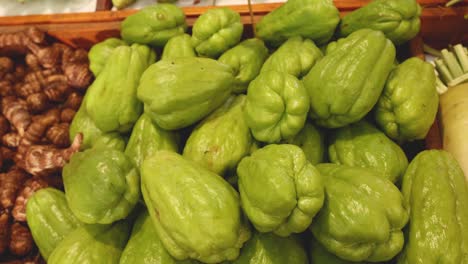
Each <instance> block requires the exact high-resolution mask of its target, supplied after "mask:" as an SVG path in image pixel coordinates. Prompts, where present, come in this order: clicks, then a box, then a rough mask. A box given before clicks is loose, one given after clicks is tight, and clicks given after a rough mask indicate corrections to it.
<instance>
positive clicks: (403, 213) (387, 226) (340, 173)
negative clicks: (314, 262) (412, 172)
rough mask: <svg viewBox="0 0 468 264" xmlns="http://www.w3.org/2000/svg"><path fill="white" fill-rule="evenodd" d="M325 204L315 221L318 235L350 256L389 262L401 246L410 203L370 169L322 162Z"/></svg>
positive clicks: (333, 249)
mask: <svg viewBox="0 0 468 264" xmlns="http://www.w3.org/2000/svg"><path fill="white" fill-rule="evenodd" d="M317 168H318V170H319V171H320V173H321V174H322V175H323V179H324V182H325V203H324V206H323V208H322V209H321V210H320V212H319V213H318V214H317V216H316V217H315V219H314V222H313V223H312V226H311V230H312V233H313V234H314V237H315V238H316V239H317V240H318V241H319V242H320V243H321V244H322V245H323V246H324V247H325V248H326V249H327V250H328V251H330V252H331V253H333V254H335V255H337V256H338V257H340V258H342V259H344V260H349V261H354V262H358V261H369V262H379V261H388V260H390V259H392V258H393V257H395V256H396V255H397V254H398V253H399V252H400V251H401V249H402V248H403V243H404V238H403V232H402V231H401V229H402V228H403V227H404V226H405V225H406V223H407V222H408V208H407V204H406V203H405V202H404V201H403V195H402V194H401V193H400V191H399V190H398V188H397V187H396V186H395V185H393V183H392V182H391V181H389V180H387V179H384V178H381V177H379V176H377V175H375V172H374V171H372V170H369V169H364V168H357V167H349V166H345V165H337V164H319V165H317Z"/></svg>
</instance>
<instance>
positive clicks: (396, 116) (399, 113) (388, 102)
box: [375, 57, 439, 141]
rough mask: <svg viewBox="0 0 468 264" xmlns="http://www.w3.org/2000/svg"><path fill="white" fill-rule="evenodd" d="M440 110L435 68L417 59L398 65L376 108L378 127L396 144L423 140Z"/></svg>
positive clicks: (389, 78)
mask: <svg viewBox="0 0 468 264" xmlns="http://www.w3.org/2000/svg"><path fill="white" fill-rule="evenodd" d="M438 107H439V95H438V94H437V90H436V76H435V73H434V67H432V65H431V64H429V63H427V62H424V61H423V60H421V59H419V58H416V57H414V58H411V59H408V60H406V61H404V62H403V63H402V64H400V65H399V66H397V67H396V68H395V69H394V70H393V71H392V73H391V74H390V76H389V77H388V80H387V83H386V84H385V88H384V90H383V93H382V95H381V96H380V99H379V101H378V103H377V105H376V107H375V118H376V121H377V124H378V125H379V127H380V128H381V129H382V130H383V131H384V132H385V134H387V136H389V137H390V138H393V139H395V140H398V141H412V140H416V139H423V138H424V137H426V135H427V133H428V132H429V129H430V128H431V125H432V124H433V122H434V120H435V118H436V115H437V109H438Z"/></svg>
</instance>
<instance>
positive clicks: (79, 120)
mask: <svg viewBox="0 0 468 264" xmlns="http://www.w3.org/2000/svg"><path fill="white" fill-rule="evenodd" d="M85 99H86V96H85ZM83 102H85V100H84V101H83ZM78 133H81V134H82V135H83V142H82V143H81V146H80V150H85V149H88V148H91V147H92V146H93V145H94V143H95V142H96V140H97V139H98V138H99V137H100V136H101V135H102V134H103V133H102V131H101V130H100V129H99V128H98V127H97V126H96V124H94V121H93V120H92V119H91V117H89V115H88V113H87V112H86V106H85V104H84V103H82V104H81V106H80V109H78V111H77V112H76V114H75V117H73V120H72V122H71V124H70V129H69V137H70V142H71V141H73V139H74V138H75V136H76V135H77V134H78Z"/></svg>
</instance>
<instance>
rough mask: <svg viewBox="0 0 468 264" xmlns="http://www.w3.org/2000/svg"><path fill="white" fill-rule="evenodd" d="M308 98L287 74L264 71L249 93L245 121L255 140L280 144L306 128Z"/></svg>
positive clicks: (298, 83)
mask: <svg viewBox="0 0 468 264" xmlns="http://www.w3.org/2000/svg"><path fill="white" fill-rule="evenodd" d="M308 111H309V97H308V96H307V91H306V90H305V88H304V86H303V85H302V82H300V81H299V80H298V79H297V78H296V77H294V76H293V75H290V74H288V73H284V72H279V71H273V70H272V71H265V72H262V73H260V75H259V76H258V77H257V78H256V79H255V80H253V81H252V82H251V83H250V85H249V88H248V91H247V103H246V105H245V120H246V121H247V125H248V126H249V127H250V130H251V131H252V134H253V136H254V137H255V139H256V140H258V141H261V142H267V143H278V142H280V141H281V140H283V139H288V138H292V137H294V136H295V135H297V134H298V133H299V131H300V130H301V129H302V128H303V127H304V123H305V121H306V119H307V113H308Z"/></svg>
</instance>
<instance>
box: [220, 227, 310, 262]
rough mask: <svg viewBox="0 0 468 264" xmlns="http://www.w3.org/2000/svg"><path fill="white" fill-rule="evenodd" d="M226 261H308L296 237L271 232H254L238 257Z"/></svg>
mask: <svg viewBox="0 0 468 264" xmlns="http://www.w3.org/2000/svg"><path fill="white" fill-rule="evenodd" d="M228 263H232V264H285V263H287V264H308V263H309V261H308V260H307V253H306V252H305V250H304V247H303V246H302V245H301V243H300V241H299V240H298V239H296V237H294V236H289V237H279V236H276V235H274V234H272V233H258V232H255V233H254V234H253V235H252V238H251V239H250V240H249V241H247V243H245V245H244V247H242V250H241V254H240V256H239V258H237V259H236V260H234V261H232V262H225V263H223V264H228ZM314 263H316V262H314ZM317 263H318V262H317Z"/></svg>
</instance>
